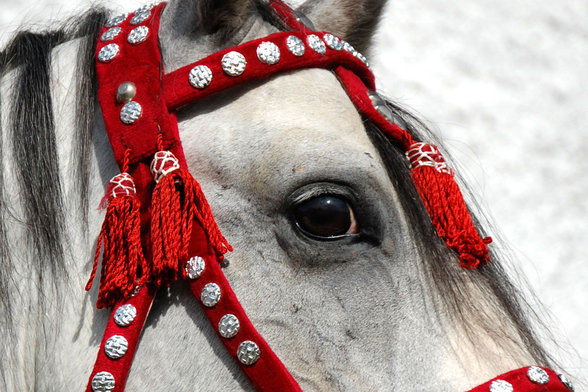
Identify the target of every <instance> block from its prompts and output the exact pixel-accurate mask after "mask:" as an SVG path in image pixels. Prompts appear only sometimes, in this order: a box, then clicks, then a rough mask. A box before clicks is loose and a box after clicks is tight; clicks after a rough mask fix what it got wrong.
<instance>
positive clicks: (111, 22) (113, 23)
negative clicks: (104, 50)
mask: <svg viewBox="0 0 588 392" xmlns="http://www.w3.org/2000/svg"><path fill="white" fill-rule="evenodd" d="M126 18H127V14H122V15H117V16H115V17H113V18H110V19H108V20H107V21H106V23H105V24H104V26H106V27H114V26H118V25H119V24H121V23H122V22H124V21H125V19H126Z"/></svg>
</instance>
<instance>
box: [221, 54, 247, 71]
mask: <svg viewBox="0 0 588 392" xmlns="http://www.w3.org/2000/svg"><path fill="white" fill-rule="evenodd" d="M221 65H222V67H223V71H225V73H226V74H227V75H229V76H239V75H241V74H242V73H243V72H244V71H245V67H246V66H247V60H245V56H243V55H242V54H241V53H239V52H236V51H234V50H233V51H231V52H229V53H227V54H225V55H224V56H223V59H222V62H221Z"/></svg>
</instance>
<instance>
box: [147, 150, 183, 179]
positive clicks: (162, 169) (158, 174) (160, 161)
mask: <svg viewBox="0 0 588 392" xmlns="http://www.w3.org/2000/svg"><path fill="white" fill-rule="evenodd" d="M179 168H180V162H178V158H176V157H175V155H174V154H172V153H171V151H157V152H156V153H155V155H154V156H153V160H152V161H151V166H150V170H151V174H152V175H153V178H155V182H159V181H161V179H162V178H163V177H165V176H166V175H168V174H169V173H171V172H173V171H174V170H177V169H179Z"/></svg>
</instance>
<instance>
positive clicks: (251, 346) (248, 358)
mask: <svg viewBox="0 0 588 392" xmlns="http://www.w3.org/2000/svg"><path fill="white" fill-rule="evenodd" d="M260 355H261V352H260V351H259V347H257V344H255V343H253V342H252V341H251V340H245V341H244V342H242V343H241V344H240V345H239V348H238V349H237V358H239V361H240V362H241V363H242V364H243V365H253V364H254V363H255V362H257V360H258V359H259V356H260Z"/></svg>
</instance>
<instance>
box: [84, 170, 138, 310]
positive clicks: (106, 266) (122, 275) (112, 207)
mask: <svg viewBox="0 0 588 392" xmlns="http://www.w3.org/2000/svg"><path fill="white" fill-rule="evenodd" d="M109 199H110V200H109ZM105 204H108V208H107V210H106V216H105V218H104V223H103V224H102V229H101V230H100V235H99V237H98V245H97V247H96V254H95V256H94V267H93V268H92V273H91V276H90V279H89V280H88V283H87V284H86V291H88V290H90V288H92V283H93V281H94V277H95V276H96V270H97V268H98V260H99V259H100V251H101V249H102V247H103V248H104V251H103V253H102V270H101V273H100V290H99V292H98V302H97V304H96V306H97V307H98V308H103V307H110V306H113V305H114V304H116V303H117V302H120V301H123V300H126V299H128V298H129V297H130V296H131V294H132V293H133V291H134V290H135V288H136V287H137V286H138V285H142V284H144V283H145V280H146V278H147V277H148V276H149V267H148V265H147V262H146V260H145V257H144V256H143V251H142V247H141V217H140V213H139V209H140V203H139V200H138V199H137V198H136V197H135V186H134V184H133V180H132V178H131V176H130V175H129V174H127V173H122V174H119V175H117V176H116V177H114V178H113V179H112V180H110V186H109V189H108V192H107V194H106V196H105V199H104V200H103V201H102V203H101V205H105ZM139 268H140V271H139ZM139 273H140V274H141V278H140V279H139V278H138V274H139Z"/></svg>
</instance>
